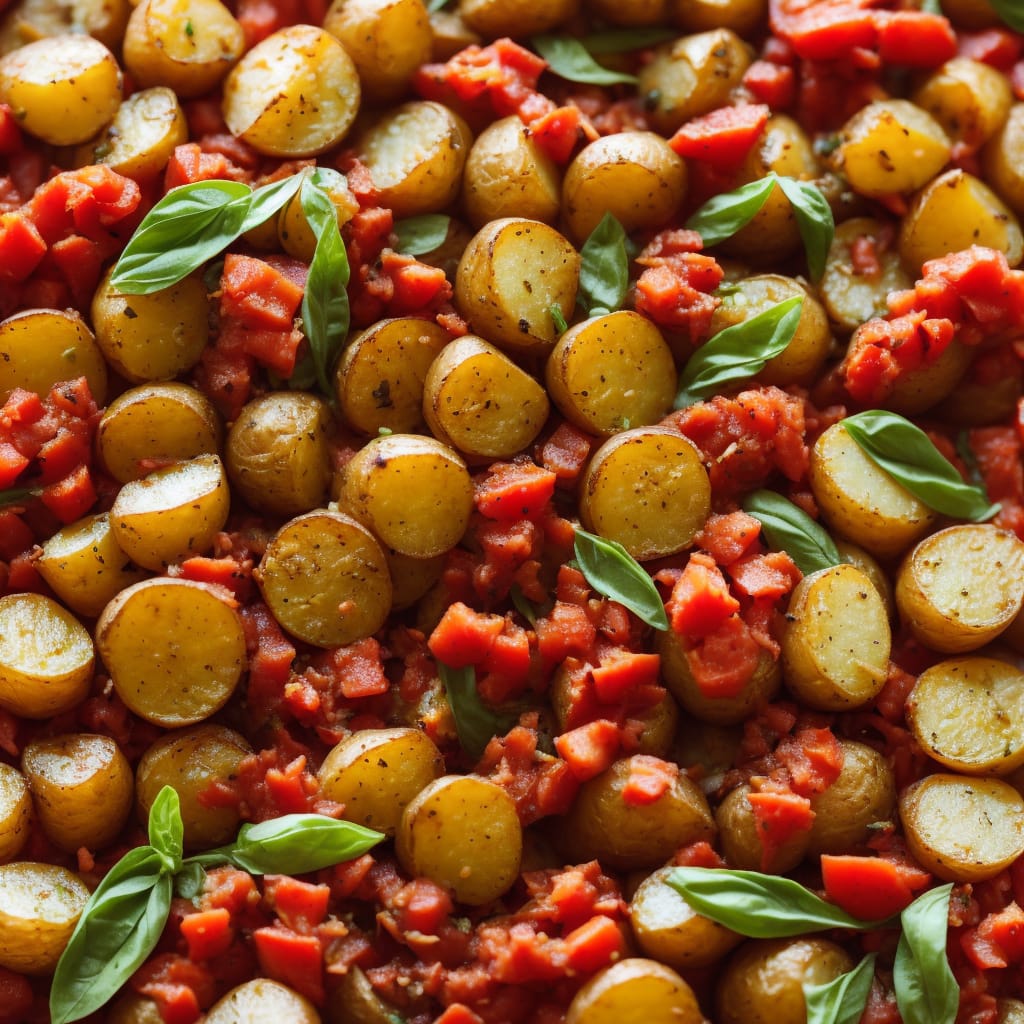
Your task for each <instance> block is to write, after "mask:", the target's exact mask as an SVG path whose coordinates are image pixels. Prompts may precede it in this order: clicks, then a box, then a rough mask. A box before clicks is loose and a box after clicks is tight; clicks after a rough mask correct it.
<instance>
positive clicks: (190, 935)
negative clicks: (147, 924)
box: [179, 907, 235, 960]
mask: <svg viewBox="0 0 1024 1024" xmlns="http://www.w3.org/2000/svg"><path fill="white" fill-rule="evenodd" d="M179 927H180V929H181V934H182V937H183V938H184V939H185V941H186V942H187V943H188V955H189V959H190V960H212V959H214V958H216V957H218V956H220V955H221V954H222V953H224V952H225V951H226V950H227V948H228V946H230V945H231V943H232V942H233V941H234V937H235V933H234V929H233V928H232V927H231V914H230V913H228V911H227V910H226V909H225V908H223V907H218V908H215V909H213V910H201V911H199V912H198V913H195V914H186V915H185V917H183V918H182V919H181V924H180V926H179Z"/></svg>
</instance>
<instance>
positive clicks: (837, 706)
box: [782, 563, 892, 711]
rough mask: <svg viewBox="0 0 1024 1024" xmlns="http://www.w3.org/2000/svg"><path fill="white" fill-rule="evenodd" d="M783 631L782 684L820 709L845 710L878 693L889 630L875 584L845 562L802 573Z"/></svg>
mask: <svg viewBox="0 0 1024 1024" xmlns="http://www.w3.org/2000/svg"><path fill="white" fill-rule="evenodd" d="M786 622H787V625H786V629H785V631H784V632H783V634H782V665H783V669H782V671H783V677H784V679H785V681H786V686H787V687H788V688H789V690H790V691H791V692H792V693H793V694H794V695H795V696H797V697H798V698H799V699H800V700H801V701H803V703H805V704H806V705H808V706H809V707H812V708H817V709H819V710H821V711H847V710H849V709H851V708H856V707H860V706H861V705H863V704H866V703H867V702H868V701H869V700H871V699H872V698H874V697H875V696H877V694H878V692H879V691H880V690H881V689H882V687H883V686H884V685H885V680H886V677H887V674H888V670H889V652H890V648H891V646H892V633H891V631H890V629H889V616H888V613H887V612H886V608H885V603H884V602H883V601H882V597H881V595H880V594H879V593H878V591H877V590H876V589H875V587H874V585H873V584H872V583H871V581H870V580H869V579H868V577H867V576H865V575H864V573H862V572H861V571H860V570H859V569H857V568H854V566H852V565H849V564H848V563H843V564H840V565H836V566H833V567H832V568H831V569H821V570H819V571H818V572H814V573H811V574H810V575H809V576H805V577H804V578H803V579H802V580H801V581H800V582H799V583H798V584H797V585H796V587H795V589H794V590H793V593H792V595H791V596H790V600H789V610H788V612H787V613H786Z"/></svg>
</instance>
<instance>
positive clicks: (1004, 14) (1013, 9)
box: [989, 0, 1024, 32]
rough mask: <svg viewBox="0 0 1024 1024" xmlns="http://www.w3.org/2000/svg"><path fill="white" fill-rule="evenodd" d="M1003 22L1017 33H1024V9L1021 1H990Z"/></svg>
mask: <svg viewBox="0 0 1024 1024" xmlns="http://www.w3.org/2000/svg"><path fill="white" fill-rule="evenodd" d="M989 2H990V3H991V4H992V8H993V10H995V12H996V14H998V15H999V17H1000V18H1002V20H1003V22H1004V23H1005V24H1007V25H1009V26H1010V28H1012V29H1013V30H1014V31H1016V32H1024V8H1022V7H1021V5H1020V0H989Z"/></svg>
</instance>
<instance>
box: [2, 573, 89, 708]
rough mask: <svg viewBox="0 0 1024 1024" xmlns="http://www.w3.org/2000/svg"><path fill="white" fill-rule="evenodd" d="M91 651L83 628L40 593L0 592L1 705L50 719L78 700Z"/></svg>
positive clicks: (86, 683)
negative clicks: (4, 594)
mask: <svg viewBox="0 0 1024 1024" xmlns="http://www.w3.org/2000/svg"><path fill="white" fill-rule="evenodd" d="M94 661H95V653H94V649H93V644H92V639H91V638H90V636H89V634H88V632H87V631H86V629H85V627H84V626H83V625H82V624H81V623H80V622H79V621H78V619H76V618H75V617H74V615H72V614H71V613H70V612H69V611H67V610H66V609H64V608H62V607H61V606H60V605H59V604H57V602H56V601H54V600H52V599H51V598H49V597H44V596H43V595H42V594H31V593H18V594H8V595H7V596H6V597H0V708H4V709H5V710H7V711H11V712H13V713H14V714H16V715H20V716H21V717H22V718H50V717H52V716H53V715H59V714H62V713H63V712H65V711H70V710H71V709H72V708H74V707H75V706H76V705H77V704H80V703H81V702H82V701H83V700H84V699H85V697H86V695H87V694H88V692H89V685H90V683H91V682H92V675H93V664H94Z"/></svg>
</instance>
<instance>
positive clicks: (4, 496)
mask: <svg viewBox="0 0 1024 1024" xmlns="http://www.w3.org/2000/svg"><path fill="white" fill-rule="evenodd" d="M38 496H39V491H34V490H32V488H30V487H12V488H10V490H6V491H0V508H5V507H6V506H8V505H21V504H23V503H24V502H25V501H26V500H27V499H29V498H37V497H38Z"/></svg>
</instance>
